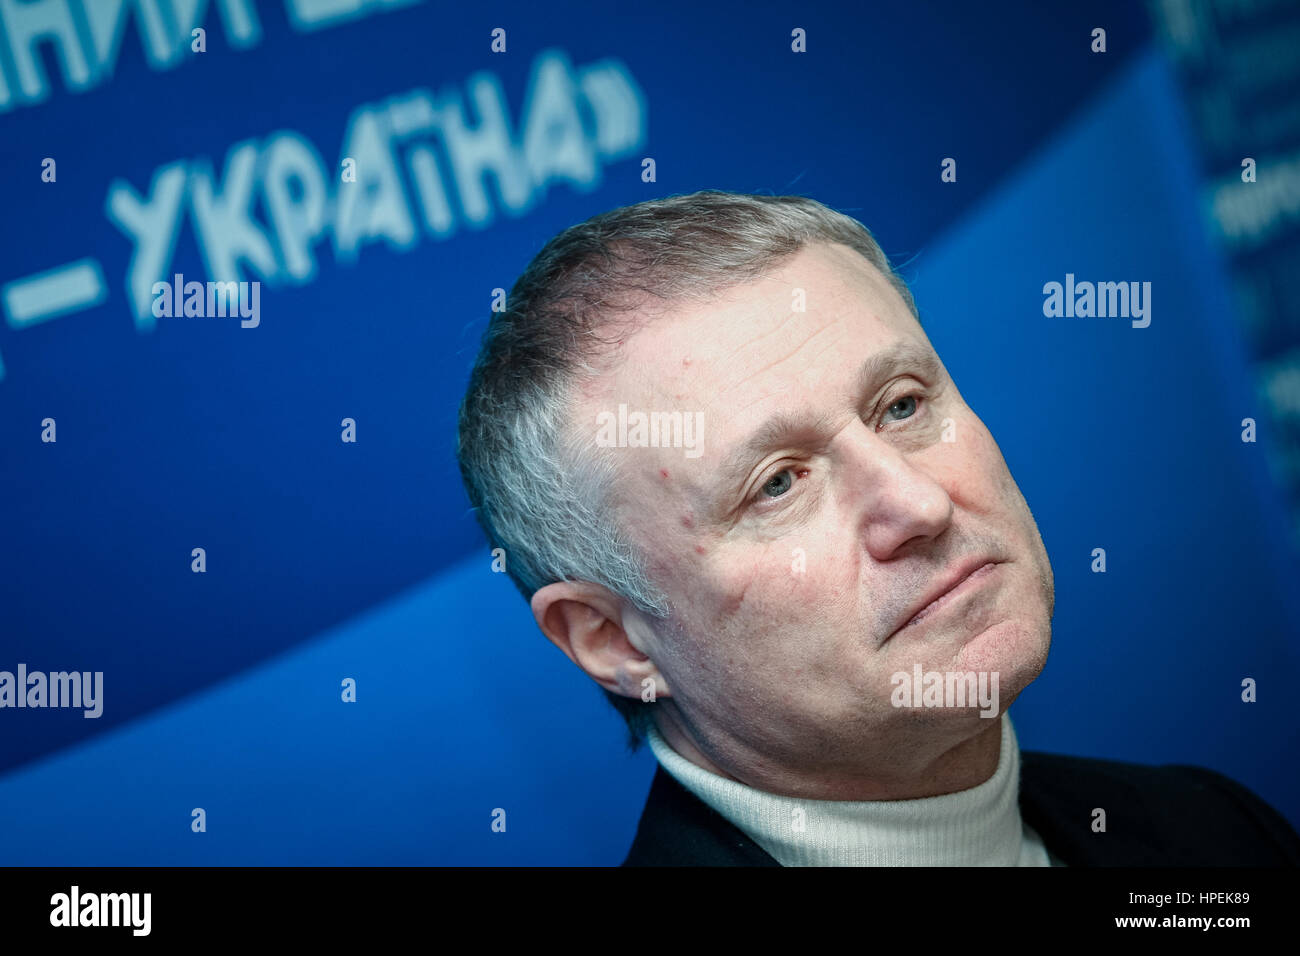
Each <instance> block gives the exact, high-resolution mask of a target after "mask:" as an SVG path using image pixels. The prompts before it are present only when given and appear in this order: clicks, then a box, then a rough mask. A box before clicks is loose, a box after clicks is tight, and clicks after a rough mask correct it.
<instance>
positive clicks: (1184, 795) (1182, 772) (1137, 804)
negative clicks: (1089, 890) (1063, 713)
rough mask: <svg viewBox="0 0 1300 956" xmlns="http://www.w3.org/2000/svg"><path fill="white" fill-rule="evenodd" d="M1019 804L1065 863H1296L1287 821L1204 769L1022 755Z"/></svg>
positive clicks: (1295, 841) (1298, 853) (1297, 842)
mask: <svg viewBox="0 0 1300 956" xmlns="http://www.w3.org/2000/svg"><path fill="white" fill-rule="evenodd" d="M1020 804H1021V813H1022V816H1023V817H1024V818H1025V821H1026V822H1027V823H1029V824H1030V825H1031V826H1033V827H1034V828H1035V829H1036V830H1038V831H1039V833H1040V835H1042V836H1043V838H1044V842H1046V843H1047V844H1048V847H1049V849H1053V851H1054V852H1056V853H1057V854H1058V855H1059V856H1061V857H1062V858H1063V859H1064V860H1065V861H1066V862H1067V863H1069V862H1072V861H1071V857H1074V862H1077V863H1082V864H1090V863H1091V864H1103V865H1104V864H1107V863H1111V864H1118V865H1151V866H1175V865H1184V866H1197V865H1209V866H1287V865H1290V866H1295V865H1300V837H1298V836H1297V835H1296V832H1295V830H1294V829H1293V828H1292V827H1291V825H1290V824H1289V823H1288V822H1287V821H1286V819H1285V818H1283V817H1282V815H1281V814H1279V813H1278V812H1277V811H1276V810H1275V809H1273V807H1271V806H1269V805H1268V804H1267V803H1266V802H1264V801H1263V800H1261V799H1260V798H1259V797H1258V796H1257V795H1256V794H1254V793H1252V792H1251V791H1250V790H1249V789H1247V788H1246V787H1244V786H1242V785H1241V784H1240V783H1238V782H1237V781H1235V780H1233V779H1231V778H1230V777H1227V776H1225V775H1223V774H1221V773H1218V772H1217V771H1214V770H1209V769H1207V768H1205V767H1194V766H1187V765H1166V766H1149V765H1145V764H1137V763H1124V762H1120V761H1113V760H1098V759H1094V758H1087V757H1068V756H1064V755H1061V754H1047V753H1039V752H1033V751H1027V752H1025V753H1022V754H1021V770H1020ZM1098 811H1100V813H1099V812H1098ZM1049 837H1050V839H1049ZM1053 843H1055V844H1056V846H1055V847H1054V846H1053Z"/></svg>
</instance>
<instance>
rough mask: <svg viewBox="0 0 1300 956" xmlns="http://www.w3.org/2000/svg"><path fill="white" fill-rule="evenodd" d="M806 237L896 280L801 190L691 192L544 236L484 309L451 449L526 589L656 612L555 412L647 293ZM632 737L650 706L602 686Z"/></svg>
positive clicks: (864, 233)
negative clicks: (573, 587)
mask: <svg viewBox="0 0 1300 956" xmlns="http://www.w3.org/2000/svg"><path fill="white" fill-rule="evenodd" d="M813 242H824V243H842V244H843V245H845V246H848V247H849V248H851V249H854V250H856V251H857V252H859V253H861V254H862V256H863V257H864V258H865V259H866V260H867V261H868V262H870V263H871V264H872V265H873V266H875V267H876V268H877V269H878V270H879V271H880V272H881V273H882V274H883V275H885V276H886V277H887V278H888V280H889V281H890V283H891V284H892V285H893V287H894V288H895V289H896V290H897V291H898V294H899V295H900V296H902V299H903V301H904V302H905V303H906V304H907V307H908V308H909V309H910V310H911V312H912V314H913V316H916V315H917V311H916V305H915V303H914V302H913V299H912V294H911V292H910V291H909V290H908V288H907V284H906V283H905V282H904V281H903V280H902V278H901V277H900V276H898V275H897V273H895V271H894V270H893V268H892V267H891V266H890V264H889V259H888V258H887V257H886V256H885V254H884V253H883V252H882V251H881V249H880V246H878V245H877V244H876V241H875V239H873V238H872V236H871V233H870V232H869V231H868V230H867V228H866V227H865V226H863V225H862V224H861V223H859V222H858V221H857V220H855V219H853V218H851V217H849V216H846V215H844V214H843V213H839V212H836V211H835V210H833V209H830V208H828V207H826V206H824V205H822V204H821V203H819V202H817V201H816V200H813V199H808V198H805V197H802V196H759V195H746V194H740V193H729V192H720V191H715V190H705V191H702V192H696V193H691V194H688V195H677V196H669V197H666V198H663V199H652V200H649V201H647V202H641V203H636V204H635V205H631V206H624V207H622V208H619V209H614V210H611V211H609V212H605V213H601V214H600V215H597V216H593V217H592V218H591V219H588V220H587V221H586V222H582V223H579V224H577V225H575V226H571V227H569V228H568V229H566V230H564V231H563V232H561V233H560V234H559V235H558V236H555V237H554V238H553V239H551V240H550V241H549V242H548V243H546V245H545V246H543V247H542V249H541V251H540V252H538V253H537V255H536V256H535V257H534V258H533V260H532V262H530V263H529V264H528V267H527V268H526V269H525V270H524V272H523V274H522V275H520V277H519V279H518V280H517V281H516V282H515V284H514V286H513V287H512V288H511V290H510V293H509V295H508V296H507V298H506V308H505V309H504V311H498V312H493V313H492V316H491V319H490V321H489V323H488V327H487V330H486V332H485V333H484V335H483V344H482V348H481V350H480V352H479V355H478V359H477V361H476V362H475V364H474V368H473V370H472V372H471V373H470V378H469V385H468V388H467V390H466V394H465V399H464V401H463V402H462V403H461V407H460V418H459V434H458V441H457V449H456V454H457V458H458V459H459V462H460V470H461V476H462V478H463V479H464V482H465V488H466V490H467V492H468V493H469V498H470V501H471V503H472V504H473V506H474V508H475V512H476V514H477V516H478V520H479V523H480V524H481V525H482V527H483V531H484V533H485V534H486V535H487V539H488V541H489V543H490V545H491V547H492V548H494V549H495V548H502V549H504V551H505V556H506V557H505V564H506V571H507V573H508V574H509V575H510V577H511V579H512V580H513V581H514V582H515V585H516V586H517V587H518V588H519V590H520V592H521V593H522V594H523V595H524V597H525V598H527V599H529V600H531V599H532V596H533V594H534V592H536V591H537V590H538V589H540V588H542V587H544V586H545V585H547V584H551V583H553V582H555V581H562V580H569V581H590V582H592V583H595V584H599V585H602V586H603V587H605V588H607V589H608V590H609V591H611V592H613V593H614V594H617V595H620V596H621V597H623V598H624V599H626V600H627V601H629V602H631V604H632V605H633V606H634V607H636V608H637V609H638V610H639V611H641V612H642V613H643V614H645V615H647V616H648V617H650V618H652V619H654V620H655V621H658V622H660V623H665V622H668V621H669V619H670V618H671V617H672V610H673V609H672V604H671V602H670V601H669V600H668V598H667V596H666V595H665V594H664V593H663V591H662V590H660V588H659V587H658V586H657V585H656V584H655V583H654V582H653V581H652V580H651V578H650V575H649V574H648V573H647V570H646V565H645V560H644V556H643V555H642V553H641V552H640V549H639V548H638V547H636V546H634V544H633V543H632V541H631V540H630V539H629V538H628V536H627V534H626V532H625V531H624V530H623V529H622V528H620V527H619V525H618V524H617V523H616V522H615V521H614V519H613V518H612V516H611V514H610V509H609V508H608V506H607V505H608V501H609V496H610V493H611V491H612V490H613V488H614V487H615V479H616V475H615V473H614V471H613V466H612V464H611V463H610V461H609V459H608V457H602V456H600V455H598V454H597V453H596V450H595V449H594V448H593V442H592V441H590V440H588V441H581V440H579V438H578V437H577V435H576V434H575V428H574V424H575V423H573V422H571V421H570V420H569V419H570V414H569V412H570V405H571V395H572V393H573V389H574V387H575V385H576V384H577V383H578V382H579V381H580V379H581V378H582V376H583V375H594V374H596V373H597V367H596V366H597V365H598V364H600V363H603V362H609V361H614V360H616V359H617V355H618V345H619V343H620V342H621V341H622V340H623V338H624V337H626V336H627V335H629V334H630V333H631V332H632V331H635V329H636V328H638V327H639V326H640V325H641V324H644V323H645V322H647V321H649V318H648V311H647V308H646V307H647V305H648V304H649V303H650V300H652V299H657V300H659V301H660V303H661V304H662V305H664V306H668V305H671V304H673V303H675V302H681V301H683V300H686V299H704V300H707V299H709V298H712V297H716V296H717V295H719V294H720V293H722V292H724V291H725V290H727V289H728V288H730V287H732V286H735V285H738V284H741V283H743V282H745V281H748V280H751V279H754V278H757V277H758V276H759V275H760V274H761V273H762V272H763V271H764V270H767V269H769V268H770V267H772V266H775V265H778V264H779V263H781V262H782V261H784V260H786V259H788V258H790V257H792V256H793V255H795V254H796V253H798V252H799V251H800V250H801V249H802V248H803V247H804V246H805V245H807V244H808V243H813ZM605 694H606V696H607V698H608V699H609V701H610V703H611V704H613V706H614V707H615V709H617V710H618V711H619V713H620V714H622V716H623V719H624V720H625V721H626V722H627V725H628V733H629V738H628V745H629V747H630V748H631V749H633V750H635V749H636V747H637V746H638V744H639V743H640V742H641V739H642V738H643V736H644V732H645V728H646V727H647V726H648V725H649V720H650V712H649V707H648V706H647V705H646V704H644V703H642V702H641V701H640V700H638V699H634V698H629V697H623V696H621V695H619V694H614V693H611V692H610V691H605Z"/></svg>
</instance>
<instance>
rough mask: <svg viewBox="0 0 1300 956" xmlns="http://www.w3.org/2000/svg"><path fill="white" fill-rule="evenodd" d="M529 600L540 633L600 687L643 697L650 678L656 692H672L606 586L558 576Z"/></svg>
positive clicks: (626, 615) (665, 693)
mask: <svg viewBox="0 0 1300 956" xmlns="http://www.w3.org/2000/svg"><path fill="white" fill-rule="evenodd" d="M530 603H531V604H532V608H533V617H534V618H535V619H536V621H537V626H538V628H540V629H541V632H542V633H543V634H545V635H546V636H547V638H549V639H550V641H551V643H552V644H554V645H555V646H556V647H558V648H559V649H560V650H562V651H563V652H564V653H565V655H566V656H567V657H568V658H569V660H571V661H573V663H575V664H577V665H578V667H580V668H581V669H582V670H583V671H584V672H585V673H586V674H587V675H588V676H589V677H590V678H591V679H592V680H594V681H595V682H596V683H597V684H599V685H600V686H601V687H603V688H605V689H606V690H608V691H612V692H613V693H615V694H622V695H623V696H624V697H635V698H639V697H640V696H641V687H642V683H641V682H642V681H643V680H645V678H647V677H649V678H652V679H653V680H654V682H655V695H656V696H657V697H667V696H670V695H669V692H668V685H667V682H666V681H665V680H664V678H663V675H661V674H660V673H659V669H658V668H657V667H655V664H654V661H652V660H650V658H649V657H648V656H647V655H646V654H644V653H643V652H642V651H641V650H640V648H639V647H638V646H637V645H636V644H635V643H633V640H632V638H631V637H630V636H629V635H628V632H627V629H626V627H627V625H628V624H631V623H632V622H631V621H630V620H629V619H628V617H629V615H628V612H626V611H625V610H624V608H623V602H622V601H621V600H620V599H619V598H618V597H617V596H616V595H614V594H612V593H611V592H610V591H609V590H608V589H606V588H603V587H601V586H600V585H599V584H592V583H590V582H587V581H556V582H555V583H554V584H548V585H546V586H545V587H542V588H538V590H537V591H536V592H534V594H533V597H532V601H531V602H530ZM644 643H645V641H644V640H642V641H641V644H642V645H644Z"/></svg>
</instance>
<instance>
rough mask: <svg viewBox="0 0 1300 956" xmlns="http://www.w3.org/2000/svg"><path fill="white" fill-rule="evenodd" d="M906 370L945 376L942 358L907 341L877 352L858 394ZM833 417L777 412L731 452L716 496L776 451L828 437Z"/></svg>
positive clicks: (860, 376)
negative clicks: (804, 440) (805, 440)
mask: <svg viewBox="0 0 1300 956" xmlns="http://www.w3.org/2000/svg"><path fill="white" fill-rule="evenodd" d="M902 369H913V370H915V371H916V372H917V373H918V374H919V375H920V376H921V377H922V378H926V379H929V380H930V381H931V382H934V381H937V380H938V379H940V378H941V377H942V376H943V365H942V363H941V362H940V361H939V357H938V356H937V355H935V354H934V350H933V349H930V348H928V347H926V346H924V345H922V344H921V343H919V342H913V341H911V340H904V341H901V342H896V343H895V344H893V345H890V346H888V347H886V348H883V349H881V350H880V351H878V352H876V353H875V354H874V355H872V356H871V357H870V358H868V359H867V360H866V361H865V362H863V363H862V367H861V368H859V369H858V372H857V375H856V382H857V391H856V393H855V394H856V395H870V394H871V393H872V392H873V391H875V389H877V388H879V387H880V385H882V384H883V383H884V382H885V380H886V379H888V378H889V377H890V375H892V374H894V373H895V372H897V371H900V370H902ZM828 418H829V416H824V415H818V416H814V417H808V416H805V415H803V414H799V413H791V412H776V413H775V414H773V415H772V416H771V417H769V418H768V419H766V420H765V421H764V422H763V423H762V424H761V425H759V426H758V427H757V428H756V429H754V431H753V432H752V433H751V434H750V435H749V437H747V438H746V439H745V440H744V441H742V442H741V443H740V444H739V445H737V446H736V447H735V448H734V449H733V450H732V451H731V452H729V453H728V454H727V455H726V457H725V458H724V459H723V461H722V464H721V465H720V466H719V468H718V481H717V484H716V485H715V486H714V488H713V493H714V494H715V495H721V494H725V493H726V492H727V491H728V490H730V489H731V488H732V487H734V486H735V485H737V484H738V483H740V482H741V481H742V480H744V477H745V475H746V474H747V473H748V472H749V470H750V468H751V467H753V463H754V462H755V461H756V460H757V459H759V458H761V457H762V456H763V455H765V454H767V453H768V452H770V451H771V450H772V449H773V448H778V447H780V446H781V445H784V444H787V443H789V442H791V441H792V440H795V439H799V438H803V437H806V436H813V435H822V434H825V433H826V431H827V429H828V426H829V425H830V421H829V420H828Z"/></svg>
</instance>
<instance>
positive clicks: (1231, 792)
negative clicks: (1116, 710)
mask: <svg viewBox="0 0 1300 956" xmlns="http://www.w3.org/2000/svg"><path fill="white" fill-rule="evenodd" d="M506 306H507V308H506V310H505V311H503V312H500V313H497V314H494V316H493V318H492V321H491V325H490V327H489V329H488V331H487V334H486V335H485V338H484V345H483V351H482V353H481V354H480V356H479V359H478V362H477V363H476V366H475V368H474V371H473V373H472V375H471V379H470V383H469V389H468V392H467V395H466V398H465V402H464V404H463V406H462V408H461V417H460V435H459V455H460V460H461V468H462V474H463V475H464V478H465V483H466V486H467V489H468V491H469V494H470V498H471V500H472V502H473V503H474V505H475V507H476V508H477V513H478V515H479V518H480V520H481V522H482V523H483V526H484V529H485V531H486V533H487V535H488V538H489V540H490V541H491V542H492V545H493V547H500V548H503V549H504V550H505V552H506V555H507V569H508V571H509V573H510V574H511V576H512V577H513V578H514V580H515V582H516V584H517V585H518V586H519V588H520V590H521V591H522V593H523V594H524V595H525V596H526V597H527V598H528V599H529V600H530V603H531V607H532V610H533V614H534V616H535V618H536V621H537V624H538V627H539V628H540V629H541V630H542V632H543V633H544V634H545V635H546V636H547V637H548V638H549V639H550V640H551V641H552V642H554V643H555V645H556V646H557V647H558V648H559V649H560V650H561V651H563V652H564V653H565V654H566V655H567V656H568V657H569V658H570V660H572V661H573V663H575V664H576V665H577V666H578V667H580V668H582V670H583V671H585V672H586V673H587V674H588V675H589V676H590V677H591V678H592V679H593V680H594V681H595V682H596V683H597V684H599V685H600V686H601V687H602V688H603V689H604V690H605V692H606V694H607V695H608V696H609V697H610V699H611V701H612V702H613V703H614V704H615V706H616V707H617V708H618V709H619V710H620V712H621V713H622V714H623V715H624V717H625V719H626V720H627V721H628V725H629V729H630V732H631V734H632V739H633V746H635V743H636V741H637V740H638V739H639V738H640V737H642V736H644V737H645V738H646V739H647V740H648V741H649V744H650V746H651V748H652V749H653V750H654V753H655V755H656V757H657V758H658V760H659V763H660V767H659V769H658V772H657V774H656V777H655V780H654V782H653V785H652V788H651V792H650V796H649V799H648V802H647V805H646V809H645V812H644V814H643V816H642V819H641V824H640V827H639V829H638V833H637V836H636V840H635V842H634V844H633V846H632V848H631V851H630V853H629V855H628V857H627V860H626V861H625V863H626V864H628V865H647V864H707V865H718V864H737V865H747V864H752V865H775V864H778V863H779V864H782V865H845V864H847V865H918V864H919V865H1012V866H1014V865H1020V866H1046V865H1053V864H1058V865H1060V864H1064V865H1080V864H1083V865H1086V864H1107V863H1111V864H1114V863H1118V864H1188V863H1192V864H1194V863H1211V864H1233V863H1240V864H1279V863H1290V864H1295V863H1297V862H1300V839H1298V838H1297V836H1296V834H1295V832H1294V831H1293V830H1292V829H1291V828H1290V826H1289V825H1288V824H1287V823H1286V822H1285V821H1284V820H1283V819H1282V818H1281V816H1279V815H1278V814H1277V813H1276V812H1275V811H1274V810H1273V809H1272V808H1270V807H1268V806H1267V805H1266V804H1264V803H1263V802H1261V801H1260V800H1259V799H1258V798H1256V797H1255V796H1253V795H1252V794H1250V793H1249V792H1248V791H1246V790H1245V789H1243V788H1242V787H1240V786H1239V785H1237V784H1235V783H1233V782H1232V781H1230V780H1228V779H1226V778H1224V777H1222V776H1220V775H1218V774H1215V773H1212V772H1210V771H1207V770H1201V769H1196V768H1185V767H1166V768H1149V767H1141V766H1137V765H1129V764H1118V763H1109V762H1101V761H1093V760H1080V759H1073V758H1068V757H1057V756H1048V755H1042V754H1031V753H1025V754H1021V753H1020V751H1019V749H1018V746H1017V742H1016V737H1015V732H1014V728H1013V727H1012V724H1011V721H1010V718H1009V717H1008V716H1006V710H1007V708H1008V707H1009V706H1010V705H1011V703H1012V701H1014V700H1015V698H1016V696H1017V695H1018V694H1019V693H1020V692H1021V690H1023V689H1024V688H1025V686H1026V685H1028V684H1029V682H1030V681H1032V680H1033V679H1034V678H1035V677H1036V676H1037V675H1038V674H1039V672H1040V671H1041V670H1042V668H1043V665H1044V663H1045V662H1046V659H1047V652H1048V646H1049V644H1050V640H1051V619H1052V612H1053V606H1054V592H1053V578H1052V568H1051V564H1050V563H1049V561H1048V557H1047V553H1046V550H1045V549H1044V547H1043V542H1042V539H1041V538H1040V536H1039V533H1038V529H1037V526H1036V524H1035V523H1034V519H1033V517H1032V515H1031V514H1030V511H1029V508H1028V507H1027V505H1026V503H1025V500H1024V498H1023V497H1022V496H1021V494H1020V491H1019V489H1018V488H1017V486H1016V483H1015V481H1014V480H1013V479H1012V477H1011V475H1010V474H1009V472H1008V470H1007V467H1006V464H1005V462H1004V461H1003V458H1002V454H1001V452H1000V451H999V449H998V446H997V444H996V443H995V442H994V440H993V437H992V435H990V434H989V432H988V429H987V428H985V426H984V424H983V423H982V422H981V421H980V419H979V418H978V417H977V416H976V415H975V413H974V412H973V411H972V410H971V409H970V408H969V407H968V406H967V405H966V403H965V401H964V400H963V399H962V396H961V394H960V392H959V391H958V390H957V386H956V383H954V382H953V381H952V379H951V378H950V377H949V376H948V373H947V370H946V369H945V368H944V366H943V364H942V362H941V361H940V359H939V357H938V356H937V355H936V354H935V351H934V349H933V347H932V346H931V344H930V342H929V339H928V338H927V337H926V334H925V332H924V331H923V330H922V328H921V325H920V323H919V321H918V317H917V312H916V308H915V306H914V304H913V302H912V298H911V295H910V293H909V292H908V289H907V287H906V285H905V284H904V283H903V282H902V280H901V279H900V278H899V277H898V276H897V275H896V274H895V273H894V271H893V270H892V268H891V267H890V265H889V262H888V260H887V258H886V257H885V255H884V254H883V253H882V252H881V250H880V249H879V247H878V246H877V245H876V243H875V241H874V240H873V239H872V237H871V235H870V233H869V232H868V231H867V230H866V229H865V228H863V227H862V225H861V224H859V223H858V222H856V221H855V220H853V219H851V218H849V217H847V216H843V215H841V214H838V213H836V212H834V211H832V210H830V209H828V208H826V207H824V206H822V205H821V204H819V203H817V202H814V201H813V200H810V199H805V198H800V197H794V196H781V197H762V196H745V195H734V194H728V193H721V192H712V191H710V192H701V193H695V194H693V195H686V196H675V197H670V198H667V199H661V200H655V201H651V202H645V203H640V204H637V205H634V206H630V207H627V208H623V209H617V210H614V211H612V212H609V213H606V214H603V215H600V216H596V217H595V218H593V219H591V220H589V221H588V222H585V223H582V224H580V225H577V226H574V227H572V228H571V229H568V230H566V231H565V232H564V233H562V234H561V235H559V236H558V237H556V238H555V239H553V240H552V241H551V242H550V243H548V244H547V246H546V247H545V248H543V249H542V251H541V252H540V253H539V254H538V255H537V257H536V258H535V259H534V260H533V262H532V263H531V264H530V265H529V267H528V269H527V270H526V271H525V273H524V274H523V276H521V277H520V279H519V280H518V282H517V283H516V284H515V286H514V288H513V289H512V290H511V293H510V296H509V298H508V300H507V303H506Z"/></svg>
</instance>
